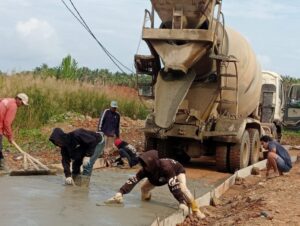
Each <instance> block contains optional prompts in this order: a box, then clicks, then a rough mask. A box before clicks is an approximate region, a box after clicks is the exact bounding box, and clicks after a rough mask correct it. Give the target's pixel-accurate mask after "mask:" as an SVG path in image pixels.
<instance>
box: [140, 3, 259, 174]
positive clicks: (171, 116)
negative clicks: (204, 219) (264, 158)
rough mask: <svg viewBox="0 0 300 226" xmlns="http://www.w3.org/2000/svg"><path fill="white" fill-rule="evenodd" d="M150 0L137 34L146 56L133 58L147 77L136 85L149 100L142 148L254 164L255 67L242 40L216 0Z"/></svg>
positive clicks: (223, 166) (233, 165)
mask: <svg viewBox="0 0 300 226" xmlns="http://www.w3.org/2000/svg"><path fill="white" fill-rule="evenodd" d="M151 3H152V11H151V12H150V11H147V10H146V11H145V21H144V26H143V33H142V38H143V40H144V41H145V42H146V43H147V45H148V47H149V50H150V52H151V55H149V56H144V55H136V56H135V66H136V69H137V73H138V75H139V77H140V78H143V77H144V75H145V74H147V75H151V78H152V80H151V83H150V84H146V85H145V84H144V86H143V87H140V88H141V89H140V90H146V91H147V95H148V96H151V97H153V98H154V109H153V112H152V113H151V114H150V115H148V117H147V120H146V125H145V128H144V131H145V136H146V145H145V146H146V149H147V150H149V149H153V148H155V149H157V150H158V151H159V153H160V156H162V157H165V156H168V157H173V158H176V159H178V160H179V161H188V160H189V158H194V157H200V156H203V155H208V156H215V159H216V166H217V168H218V170H220V171H228V170H229V171H232V172H233V171H235V170H237V169H240V168H243V167H246V166H248V164H249V163H255V162H257V161H258V159H259V154H260V153H259V152H260V141H259V138H260V135H261V134H262V133H264V131H263V127H262V126H261V122H260V115H259V101H260V93H261V85H262V76H261V69H260V65H259V63H258V61H257V59H256V56H255V54H254V52H253V51H252V49H251V47H250V45H249V44H248V43H247V41H246V40H245V39H244V38H243V37H242V36H241V35H240V34H239V33H237V32H236V31H234V30H232V29H230V28H228V27H225V26H224V17H223V13H222V10H221V9H222V1H220V0H151ZM155 13H157V14H158V16H159V18H160V19H161V24H160V26H159V27H158V28H155V27H154V17H155ZM147 21H150V22H149V24H147ZM142 88H147V89H142Z"/></svg>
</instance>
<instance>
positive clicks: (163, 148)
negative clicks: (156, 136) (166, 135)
mask: <svg viewBox="0 0 300 226" xmlns="http://www.w3.org/2000/svg"><path fill="white" fill-rule="evenodd" d="M157 151H158V156H159V158H167V157H171V156H170V151H169V150H168V144H167V140H157Z"/></svg>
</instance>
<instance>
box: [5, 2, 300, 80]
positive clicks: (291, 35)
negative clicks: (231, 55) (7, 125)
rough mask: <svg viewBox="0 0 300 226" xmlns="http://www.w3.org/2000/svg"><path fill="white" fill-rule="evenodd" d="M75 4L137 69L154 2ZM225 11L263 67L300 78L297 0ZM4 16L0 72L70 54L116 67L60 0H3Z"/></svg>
mask: <svg viewBox="0 0 300 226" xmlns="http://www.w3.org/2000/svg"><path fill="white" fill-rule="evenodd" d="M65 1H66V2H67V1H68V0H65ZM73 2H74V3H75V5H76V6H77V8H78V10H79V11H80V12H81V14H82V16H83V17H84V18H85V19H86V22H87V23H88V24H89V26H90V27H91V29H92V30H93V32H94V33H95V35H96V36H97V37H98V38H99V40H100V41H101V42H102V43H103V44H104V46H105V47H106V48H107V49H108V50H109V51H110V52H111V53H112V54H113V55H115V56H116V57H117V58H118V59H119V60H120V61H121V62H123V63H124V64H125V65H127V66H128V67H130V68H133V56H134V54H135V53H136V51H137V47H138V43H139V39H140V35H141V26H142V21H143V17H144V9H145V8H148V9H149V8H150V0H113V1H112V0H73ZM223 13H224V14H225V23H226V25H228V26H230V27H232V28H234V29H235V30H237V31H239V32H240V33H242V34H243V35H244V36H245V37H246V38H247V40H248V41H249V42H250V44H251V45H252V48H253V49H254V51H255V52H256V54H257V56H258V58H259V60H260V62H261V64H262V67H263V69H265V70H271V71H275V72H278V73H280V74H283V75H292V76H295V77H299V78H300V72H299V69H300V47H299V42H300V29H299V28H300V1H299V0H288V1H287V0H250V1H249V0H224V1H223ZM0 15H1V20H0V34H1V35H0V70H1V71H4V72H10V71H12V70H17V71H20V70H31V69H33V68H35V67H37V66H40V65H41V64H42V63H46V64H48V65H49V66H57V65H59V64H60V62H61V59H62V58H63V57H65V56H66V55H67V54H70V55H71V56H72V57H73V58H75V59H76V60H77V61H78V63H79V66H87V67H90V68H108V69H110V70H111V71H116V70H117V68H116V67H115V66H114V65H113V64H112V63H111V61H110V60H109V59H108V57H107V56H106V55H105V54H104V53H103V51H102V50H101V49H100V47H99V46H98V45H97V43H96V42H95V41H94V40H93V39H92V38H91V36H90V35H89V34H88V33H87V32H86V31H85V30H84V29H83V27H81V25H80V24H79V23H78V22H77V21H76V20H75V19H74V17H73V16H72V15H71V14H70V13H69V12H68V11H67V10H66V8H65V7H64V5H63V4H62V2H61V0H0ZM143 49H144V48H143V45H142V48H141V50H140V51H141V53H143V52H144V51H143Z"/></svg>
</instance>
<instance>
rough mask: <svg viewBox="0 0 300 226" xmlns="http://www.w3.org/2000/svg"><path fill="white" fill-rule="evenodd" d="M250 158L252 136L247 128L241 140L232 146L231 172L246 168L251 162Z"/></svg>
mask: <svg viewBox="0 0 300 226" xmlns="http://www.w3.org/2000/svg"><path fill="white" fill-rule="evenodd" d="M249 158H250V137H249V132H248V131H247V130H245V131H244V133H243V136H242V138H241V142H240V143H237V144H235V145H234V146H232V147H231V148H230V153H229V168H230V172H232V173H234V172H235V171H236V170H239V169H242V168H245V167H247V166H248V164H249Z"/></svg>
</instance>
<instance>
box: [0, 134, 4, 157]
mask: <svg viewBox="0 0 300 226" xmlns="http://www.w3.org/2000/svg"><path fill="white" fill-rule="evenodd" d="M2 138H3V135H0V159H4V156H3V153H2V148H3V144H2Z"/></svg>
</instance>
